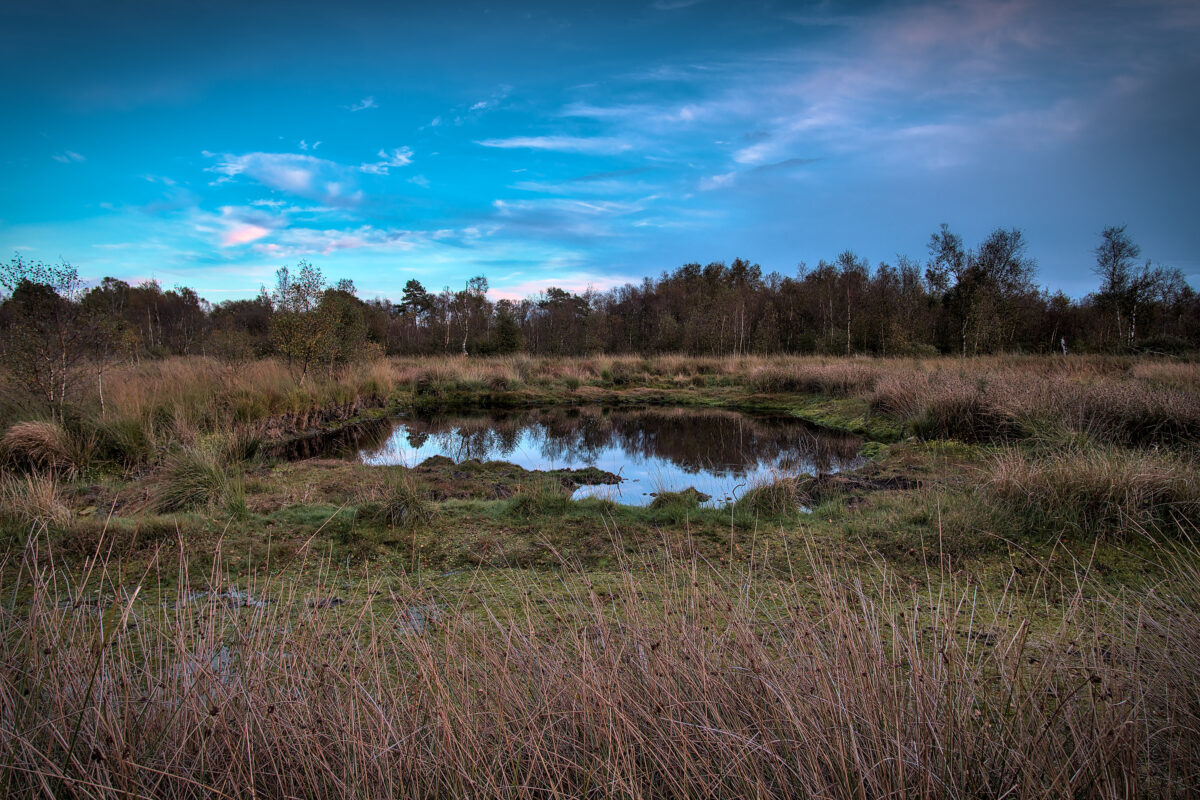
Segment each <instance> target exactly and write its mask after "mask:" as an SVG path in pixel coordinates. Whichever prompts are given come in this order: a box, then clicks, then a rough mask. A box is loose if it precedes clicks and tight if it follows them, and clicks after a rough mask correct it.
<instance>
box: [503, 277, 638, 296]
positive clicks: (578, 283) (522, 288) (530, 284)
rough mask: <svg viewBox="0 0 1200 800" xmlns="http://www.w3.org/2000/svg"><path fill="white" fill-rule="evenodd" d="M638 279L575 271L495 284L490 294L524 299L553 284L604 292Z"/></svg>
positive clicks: (572, 288)
mask: <svg viewBox="0 0 1200 800" xmlns="http://www.w3.org/2000/svg"><path fill="white" fill-rule="evenodd" d="M636 280H639V279H636V278H631V277H629V276H627V275H594V274H591V273H586V272H575V273H569V274H566V275H561V276H559V277H557V278H553V277H546V278H532V279H530V280H527V281H523V282H521V283H513V284H509V285H507V286H494V287H492V290H491V291H490V292H488V294H489V295H490V296H491V297H492V298H494V299H496V300H524V299H525V298H527V297H535V296H537V295H539V294H541V293H542V292H544V291H546V290H547V289H549V288H550V287H552V286H553V287H556V288H559V289H563V290H565V291H568V292H572V293H574V294H582V293H583V292H586V291H587V290H588V289H594V290H595V291H597V292H603V291H606V290H608V289H612V288H615V287H617V286H624V285H625V284H627V283H630V282H632V281H636Z"/></svg>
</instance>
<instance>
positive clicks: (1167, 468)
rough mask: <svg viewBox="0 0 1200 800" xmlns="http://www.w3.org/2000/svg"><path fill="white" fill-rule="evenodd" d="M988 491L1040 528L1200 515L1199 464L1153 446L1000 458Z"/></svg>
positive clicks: (1087, 527) (1170, 522)
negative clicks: (1154, 448) (1144, 448)
mask: <svg viewBox="0 0 1200 800" xmlns="http://www.w3.org/2000/svg"><path fill="white" fill-rule="evenodd" d="M989 472H990V474H989V476H988V480H987V483H986V484H985V489H986V492H987V493H988V494H989V495H990V496H991V497H993V498H994V499H995V500H996V501H998V502H999V503H1000V504H1001V505H1002V506H1003V507H1004V508H1005V509H1006V510H1008V511H1011V512H1015V513H1017V514H1019V515H1020V516H1021V517H1022V518H1023V519H1025V520H1026V521H1028V522H1029V523H1030V524H1031V525H1032V526H1033V527H1034V528H1043V529H1044V528H1051V529H1061V528H1062V527H1064V526H1069V527H1071V528H1074V529H1076V530H1080V531H1083V532H1086V533H1098V534H1109V535H1112V534H1124V535H1131V534H1132V533H1134V532H1137V531H1142V530H1146V529H1158V528H1161V529H1163V530H1180V529H1181V528H1182V529H1186V527H1187V525H1188V521H1189V520H1191V521H1193V522H1194V521H1195V520H1196V519H1200V469H1198V465H1197V464H1196V463H1194V462H1188V461H1185V460H1184V459H1183V458H1181V457H1179V456H1175V455H1170V454H1165V453H1161V452H1154V451H1145V450H1142V451H1137V450H1118V449H1114V448H1089V449H1086V450H1075V451H1070V452H1065V453H1054V454H1051V455H1048V456H1044V457H1041V458H1037V457H1031V456H1028V455H1026V454H1023V453H1020V452H1017V451H1011V452H1008V453H1005V454H1003V455H1001V456H1000V457H998V458H997V459H995V460H994V461H993V462H992V464H991V466H990V469H989Z"/></svg>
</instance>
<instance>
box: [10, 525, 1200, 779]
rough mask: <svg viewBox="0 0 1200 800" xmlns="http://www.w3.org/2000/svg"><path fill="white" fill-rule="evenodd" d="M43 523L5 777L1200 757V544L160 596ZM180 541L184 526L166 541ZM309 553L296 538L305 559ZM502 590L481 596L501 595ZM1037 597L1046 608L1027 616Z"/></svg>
mask: <svg viewBox="0 0 1200 800" xmlns="http://www.w3.org/2000/svg"><path fill="white" fill-rule="evenodd" d="M41 546H43V544H42V543H40V542H39V541H38V539H37V537H35V538H34V539H33V540H31V541H30V542H29V545H28V548H27V549H26V551H25V553H24V554H23V555H22V559H23V563H22V564H21V568H20V569H19V570H17V577H16V578H15V579H12V580H11V581H9V582H6V585H4V586H3V587H0V589H2V590H3V593H4V596H5V597H11V596H13V595H14V594H19V595H22V596H24V597H25V600H24V602H21V603H19V604H16V605H12V604H7V605H6V606H5V607H4V609H3V611H2V612H0V642H3V647H4V657H3V659H2V660H0V710H2V711H3V719H4V720H6V723H5V735H4V738H3V744H2V745H0V747H3V749H4V757H3V759H0V760H2V761H3V763H4V766H3V767H2V768H0V785H3V787H4V790H5V794H6V796H35V795H46V796H50V795H53V796H64V795H70V796H77V797H129V796H139V797H140V796H155V797H234V796H246V795H247V794H254V795H256V796H263V797H298V796H299V797H348V796H364V797H365V796H371V797H378V796H405V797H448V796H455V797H459V796H470V797H528V798H533V797H538V798H543V797H581V796H603V797H688V798H692V797H741V796H772V797H814V796H819V797H884V796H905V797H939V798H940V797H1047V796H1054V797H1129V796H1131V795H1136V796H1186V795H1187V793H1188V792H1190V791H1191V790H1193V789H1194V788H1195V786H1196V781H1197V779H1198V778H1200V737H1198V736H1197V734H1196V732H1197V730H1198V727H1197V726H1200V607H1197V605H1196V603H1195V597H1196V589H1197V588H1198V586H1200V584H1198V583H1197V578H1198V576H1197V573H1196V572H1195V570H1194V569H1192V568H1190V567H1188V566H1186V564H1187V563H1188V562H1187V561H1186V560H1185V561H1178V562H1176V563H1175V567H1176V568H1175V570H1174V571H1173V573H1172V575H1171V577H1170V579H1169V580H1167V581H1164V582H1163V583H1162V584H1161V585H1159V586H1158V587H1156V588H1155V589H1154V591H1152V592H1149V593H1142V592H1138V593H1131V592H1125V593H1120V594H1113V593H1108V592H1104V591H1100V592H1098V593H1097V592H1093V591H1088V592H1085V591H1084V588H1085V586H1086V585H1087V584H1088V583H1089V581H1090V578H1089V576H1088V575H1086V574H1082V575H1080V576H1079V584H1078V585H1077V586H1076V591H1075V592H1074V593H1072V594H1071V595H1070V596H1069V597H1068V599H1067V601H1066V602H1063V603H1059V604H1053V605H1046V606H1041V607H1039V606H1037V604H1036V603H1033V604H1032V605H1031V601H1030V600H1029V598H1028V596H1018V595H1017V594H1015V593H1013V592H1009V591H1005V590H1001V591H999V592H995V593H991V592H987V591H981V590H980V587H979V586H978V585H973V584H972V583H971V582H969V581H963V580H961V579H958V578H955V577H954V576H953V575H950V574H941V575H938V576H937V577H935V578H932V579H931V580H930V581H929V582H928V584H927V585H926V586H925V587H924V588H922V589H920V590H917V591H913V590H911V589H908V588H906V587H905V586H904V585H903V584H902V583H900V582H897V581H896V580H895V579H894V576H893V575H892V574H891V572H890V571H889V570H888V569H887V568H886V567H885V566H878V567H876V568H875V569H874V570H873V571H871V572H869V573H866V574H864V573H862V572H861V571H857V570H856V571H852V572H847V571H845V570H844V569H843V568H842V567H841V566H839V565H838V564H836V563H831V562H829V561H826V560H823V559H818V558H814V559H813V560H812V562H811V564H812V566H811V567H810V568H809V569H806V570H805V571H804V572H803V573H795V574H792V575H789V576H787V577H785V578H780V579H774V580H770V579H762V578H761V577H760V576H755V575H751V574H750V573H749V572H746V571H721V570H713V569H711V568H710V567H708V566H707V565H705V564H704V563H703V562H699V561H696V560H694V559H692V560H679V559H672V558H668V557H664V558H656V559H648V560H634V561H629V560H623V561H622V562H621V564H620V566H619V568H618V569H616V570H615V571H613V572H612V573H610V574H609V576H608V577H607V579H606V580H604V581H603V582H602V581H598V580H596V579H595V578H594V576H593V575H592V574H591V573H589V572H587V571H581V570H578V569H573V568H571V567H570V566H569V565H567V564H562V565H560V568H559V569H558V570H556V578H555V580H554V581H553V582H546V581H540V580H530V579H528V578H523V577H522V575H521V573H519V572H518V573H512V572H508V571H503V572H488V571H482V572H481V571H476V572H474V573H470V574H468V575H464V576H462V577H461V578H460V579H459V581H458V583H457V586H456V590H455V591H454V592H453V593H449V592H444V593H442V594H440V595H438V594H434V593H433V592H432V591H431V589H430V587H428V586H425V585H422V584H420V583H419V582H417V581H416V580H414V579H413V577H412V576H407V575H404V574H399V573H393V574H390V575H381V574H378V573H374V574H372V573H366V574H363V575H362V576H361V577H360V578H359V579H358V580H359V581H360V584H359V585H360V588H361V591H360V592H359V593H358V594H357V597H358V599H357V600H356V601H353V602H351V601H347V602H342V601H340V600H339V599H337V598H333V597H332V596H331V594H330V593H331V591H336V589H335V588H334V587H336V586H338V585H342V586H343V587H344V586H345V582H346V581H347V580H348V579H350V577H351V575H350V574H349V573H345V574H339V573H338V571H337V570H336V569H335V568H334V567H333V566H332V565H330V564H329V563H327V562H326V563H324V564H322V563H317V564H316V565H312V568H314V569H316V574H317V575H318V577H319V580H317V581H315V582H313V581H312V580H311V579H310V578H307V577H306V578H305V579H303V580H300V581H297V580H295V579H294V577H295V576H296V575H299V574H301V572H297V573H292V572H290V571H285V572H283V573H277V574H275V575H273V576H271V577H270V578H264V579H262V580H260V581H258V582H256V583H252V584H250V585H248V586H247V587H246V589H245V591H242V592H232V591H230V590H229V588H228V583H227V582H226V578H227V576H224V575H222V573H221V572H220V571H219V569H217V570H214V571H212V572H210V573H209V574H208V575H206V576H203V577H201V576H195V575H186V574H185V575H180V576H179V578H178V581H177V584H178V585H179V586H193V587H195V586H197V580H198V579H199V581H200V583H199V586H200V587H202V588H203V589H204V592H205V593H201V592H197V591H193V592H192V593H191V594H188V595H185V596H183V597H182V598H181V597H179V596H176V597H175V598H174V599H173V600H170V601H167V600H165V599H164V598H163V597H162V596H156V597H155V598H154V599H153V600H150V601H147V600H146V599H144V597H143V595H144V593H145V592H146V591H147V590H151V591H153V588H154V587H153V586H152V585H149V586H148V585H147V584H146V582H145V579H144V577H143V576H141V575H135V574H128V573H125V572H123V571H122V569H121V566H120V565H119V564H113V563H105V562H103V561H100V562H97V563H93V564H92V565H91V569H92V570H93V571H94V574H95V576H96V577H97V578H98V579H99V592H98V594H93V593H83V592H81V591H79V590H78V587H77V586H76V585H74V584H73V583H72V582H70V581H67V580H64V579H63V578H62V576H59V575H56V574H54V573H47V572H46V571H45V570H44V569H42V568H41V567H40V566H39V564H40V563H42V560H41V559H40V558H39V557H38V555H37V553H36V552H35V551H36V549H37V548H38V547H41ZM164 556H165V553H164ZM294 568H295V569H297V570H299V569H300V568H299V567H294ZM480 598H482V599H480ZM1035 618H1037V620H1038V621H1036V622H1035Z"/></svg>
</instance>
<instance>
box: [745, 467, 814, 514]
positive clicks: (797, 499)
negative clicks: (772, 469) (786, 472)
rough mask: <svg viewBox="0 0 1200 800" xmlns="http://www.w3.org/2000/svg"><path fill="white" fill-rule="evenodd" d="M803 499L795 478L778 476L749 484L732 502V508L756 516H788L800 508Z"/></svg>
mask: <svg viewBox="0 0 1200 800" xmlns="http://www.w3.org/2000/svg"><path fill="white" fill-rule="evenodd" d="M804 499H805V498H804V497H803V496H802V492H801V490H800V482H799V481H798V480H797V479H796V478H793V477H787V476H780V477H776V478H773V479H770V480H764V481H761V482H759V483H756V484H754V485H752V486H750V488H748V489H747V490H746V492H745V493H744V494H743V495H742V496H741V497H739V498H738V499H737V502H736V503H734V510H735V511H737V512H742V513H744V514H752V515H754V516H756V517H766V518H772V517H789V516H793V515H795V514H796V513H797V512H798V511H799V510H800V506H801V505H802V501H803V500H804Z"/></svg>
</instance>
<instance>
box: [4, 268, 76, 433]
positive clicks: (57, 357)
mask: <svg viewBox="0 0 1200 800" xmlns="http://www.w3.org/2000/svg"><path fill="white" fill-rule="evenodd" d="M0 286H3V287H4V289H5V291H6V292H8V293H9V297H8V298H6V299H5V300H4V302H3V303H0V359H2V361H3V364H4V366H5V367H7V368H8V371H9V372H10V373H11V374H12V376H13V377H14V378H16V379H17V380H18V381H19V382H21V383H22V384H24V385H25V387H26V388H27V389H28V390H29V391H30V392H31V393H32V394H34V395H36V396H39V397H41V398H42V399H44V400H45V401H46V402H47V404H48V405H49V406H50V407H51V408H53V409H55V412H56V413H57V415H58V417H59V419H62V417H63V413H64V409H65V405H66V399H67V393H68V391H69V389H70V388H71V386H72V384H73V383H74V382H75V380H76V379H77V377H78V369H77V367H78V366H79V364H80V362H81V361H82V360H83V358H84V357H85V355H86V344H87V342H88V340H89V338H88V335H87V331H86V326H85V325H84V324H83V320H82V317H81V314H80V308H79V302H78V301H79V296H80V293H81V291H82V287H83V283H82V282H81V281H80V280H79V273H78V271H77V270H76V269H75V268H74V267H72V266H71V265H70V264H67V263H65V262H64V263H62V264H45V263H42V262H40V261H26V260H24V258H23V257H22V256H21V255H20V254H18V255H16V256H14V257H13V259H12V260H11V261H9V262H8V263H7V264H4V265H0Z"/></svg>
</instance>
